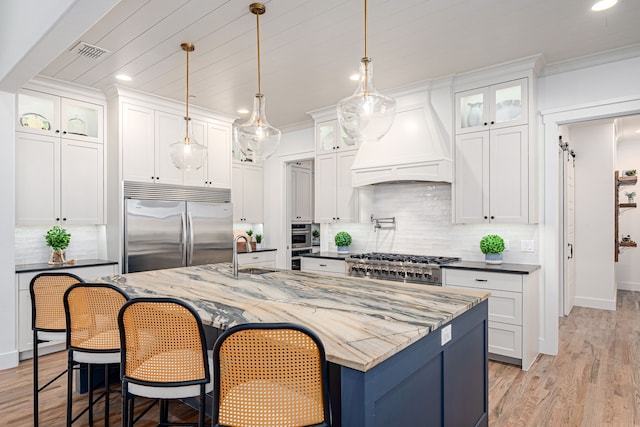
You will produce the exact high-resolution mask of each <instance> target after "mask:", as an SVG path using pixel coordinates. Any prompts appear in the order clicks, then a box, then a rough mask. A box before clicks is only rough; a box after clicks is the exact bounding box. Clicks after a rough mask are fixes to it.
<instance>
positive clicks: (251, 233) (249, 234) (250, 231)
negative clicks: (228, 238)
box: [245, 229, 253, 241]
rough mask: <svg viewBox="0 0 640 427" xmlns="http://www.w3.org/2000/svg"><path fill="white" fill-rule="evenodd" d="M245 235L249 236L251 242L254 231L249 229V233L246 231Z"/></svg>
mask: <svg viewBox="0 0 640 427" xmlns="http://www.w3.org/2000/svg"><path fill="white" fill-rule="evenodd" d="M245 233H246V234H247V236H249V241H252V240H253V237H251V236H253V230H252V229H248V230H247V231H245Z"/></svg>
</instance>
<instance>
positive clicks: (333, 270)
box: [300, 256, 347, 276]
mask: <svg viewBox="0 0 640 427" xmlns="http://www.w3.org/2000/svg"><path fill="white" fill-rule="evenodd" d="M300 271H311V272H314V273H324V274H334V275H339V276H346V274H347V264H346V263H345V262H344V261H343V260H340V259H330V258H313V257H304V256H303V257H300Z"/></svg>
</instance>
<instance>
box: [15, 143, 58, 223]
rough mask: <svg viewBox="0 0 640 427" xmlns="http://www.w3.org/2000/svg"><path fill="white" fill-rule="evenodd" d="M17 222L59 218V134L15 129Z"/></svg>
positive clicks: (44, 220)
mask: <svg viewBox="0 0 640 427" xmlns="http://www.w3.org/2000/svg"><path fill="white" fill-rule="evenodd" d="M15 162H16V224H18V225H37V224H48V225H50V224H52V223H55V222H56V221H57V220H59V218H60V169H59V168H60V138H57V137H52V136H44V135H36V134H31V133H24V132H16V155H15Z"/></svg>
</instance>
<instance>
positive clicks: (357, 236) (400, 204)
mask: <svg viewBox="0 0 640 427" xmlns="http://www.w3.org/2000/svg"><path fill="white" fill-rule="evenodd" d="M373 197H374V198H373V212H371V213H373V214H374V216H375V217H393V216H395V217H396V225H395V228H393V227H392V226H390V225H389V224H383V225H382V227H383V228H381V229H378V230H376V231H374V228H373V224H328V225H326V224H324V225H323V227H325V228H326V231H325V232H324V233H323V236H326V238H327V239H328V240H327V241H328V250H329V251H335V250H336V247H335V245H334V244H333V236H334V235H335V234H336V233H337V232H338V231H346V232H348V233H349V234H351V237H352V238H353V243H352V244H351V252H354V253H355V252H372V251H377V252H396V253H407V254H417V255H437V256H459V257H462V259H464V260H467V261H482V260H484V255H483V254H482V252H480V248H479V245H480V239H481V238H482V236H484V235H486V234H499V235H500V236H502V237H503V238H504V239H507V240H509V243H510V247H511V250H510V251H506V252H504V254H503V260H504V262H514V263H523V264H537V263H538V259H539V258H538V253H537V248H538V247H539V245H538V226H537V225H527V224H452V223H451V218H452V216H451V209H452V205H451V184H447V183H433V182H428V183H425V182H417V183H395V184H378V185H376V186H375V188H374V196H373ZM367 216H368V214H367ZM521 240H533V241H534V246H535V248H536V252H533V253H527V252H521V251H520V248H521V244H520V242H521Z"/></svg>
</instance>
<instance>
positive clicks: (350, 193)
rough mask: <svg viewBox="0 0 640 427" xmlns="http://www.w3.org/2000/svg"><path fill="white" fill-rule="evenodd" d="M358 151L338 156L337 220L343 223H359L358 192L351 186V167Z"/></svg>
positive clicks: (338, 154)
mask: <svg viewBox="0 0 640 427" xmlns="http://www.w3.org/2000/svg"><path fill="white" fill-rule="evenodd" d="M356 154H358V152H357V151H355V150H354V151H346V152H343V153H337V154H336V218H337V219H338V220H339V221H342V222H358V190H357V189H355V188H353V185H352V184H351V165H353V161H354V160H355V159H356Z"/></svg>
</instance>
